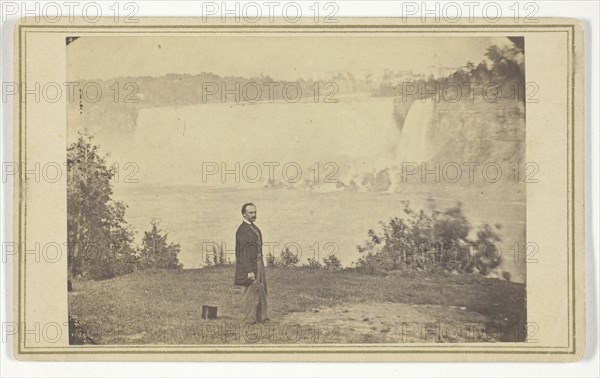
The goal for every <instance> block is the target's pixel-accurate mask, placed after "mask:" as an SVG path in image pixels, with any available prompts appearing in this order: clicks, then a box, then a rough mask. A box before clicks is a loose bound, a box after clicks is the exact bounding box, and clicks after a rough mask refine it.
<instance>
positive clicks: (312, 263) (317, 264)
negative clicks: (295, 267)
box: [306, 257, 323, 269]
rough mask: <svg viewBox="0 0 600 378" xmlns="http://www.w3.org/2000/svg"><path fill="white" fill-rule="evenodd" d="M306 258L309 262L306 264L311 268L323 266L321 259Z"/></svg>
mask: <svg viewBox="0 0 600 378" xmlns="http://www.w3.org/2000/svg"><path fill="white" fill-rule="evenodd" d="M306 260H307V262H308V264H306V266H307V267H309V268H315V269H320V268H322V267H323V265H321V263H320V262H319V260H317V259H316V258H313V257H309V258H307V259H306Z"/></svg>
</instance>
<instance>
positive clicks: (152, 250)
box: [138, 221, 181, 269]
mask: <svg viewBox="0 0 600 378" xmlns="http://www.w3.org/2000/svg"><path fill="white" fill-rule="evenodd" d="M151 224H152V229H151V230H150V231H146V232H144V238H143V240H142V249H141V250H140V252H139V256H138V261H139V266H140V267H141V268H159V269H179V268H181V264H180V263H179V259H178V257H177V255H178V254H179V251H180V247H179V244H173V243H168V244H167V235H168V234H164V235H163V234H162V231H161V230H160V229H159V228H158V221H152V222H151Z"/></svg>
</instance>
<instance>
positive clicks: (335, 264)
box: [323, 254, 342, 270]
mask: <svg viewBox="0 0 600 378" xmlns="http://www.w3.org/2000/svg"><path fill="white" fill-rule="evenodd" d="M323 263H324V264H325V269H327V270H340V269H342V262H341V261H340V259H339V258H338V257H337V256H336V255H333V254H331V255H328V256H325V257H323Z"/></svg>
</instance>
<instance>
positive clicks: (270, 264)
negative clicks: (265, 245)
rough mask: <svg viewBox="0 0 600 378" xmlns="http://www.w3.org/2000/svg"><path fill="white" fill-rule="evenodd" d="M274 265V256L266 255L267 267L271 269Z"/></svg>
mask: <svg viewBox="0 0 600 378" xmlns="http://www.w3.org/2000/svg"><path fill="white" fill-rule="evenodd" d="M275 263H276V259H275V255H273V254H272V253H269V254H267V266H268V267H273V266H275Z"/></svg>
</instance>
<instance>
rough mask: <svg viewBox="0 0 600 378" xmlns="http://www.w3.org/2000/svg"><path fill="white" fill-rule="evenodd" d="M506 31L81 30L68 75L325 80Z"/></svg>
mask: <svg viewBox="0 0 600 378" xmlns="http://www.w3.org/2000/svg"><path fill="white" fill-rule="evenodd" d="M507 43H509V41H508V39H506V38H504V37H399V36H375V37H348V35H340V36H314V35H310V36H306V35H299V34H296V35H294V36H289V35H285V36H284V35H275V36H240V35H238V36H235V37H232V36H193V37H182V36H177V37H172V36H166V37H162V36H158V37H155V36H138V37H81V38H79V39H78V40H76V41H74V42H72V43H71V44H70V45H68V46H67V51H68V63H69V64H68V77H69V79H70V80H77V79H109V78H114V77H119V76H145V75H149V76H160V75H164V74H166V73H190V74H196V73H200V72H213V73H215V74H218V75H220V76H227V75H235V76H244V77H250V76H258V75H260V74H261V73H262V74H264V75H270V76H271V77H273V78H274V79H281V80H295V79H297V78H299V77H302V78H304V79H309V78H313V79H320V78H321V79H328V78H330V77H331V76H332V75H335V74H336V73H337V72H346V71H347V72H351V73H353V74H354V75H356V76H358V77H364V75H367V74H368V73H374V74H379V73H381V72H383V70H384V69H392V70H394V71H397V70H413V71H414V72H421V73H425V74H429V73H432V72H433V73H435V70H436V69H437V68H435V69H434V68H432V67H438V66H444V67H452V68H455V67H460V66H464V65H465V63H466V62H467V61H472V62H474V63H478V62H480V61H481V60H483V59H484V53H485V51H486V48H487V47H488V46H490V45H492V44H497V45H503V44H507Z"/></svg>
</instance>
